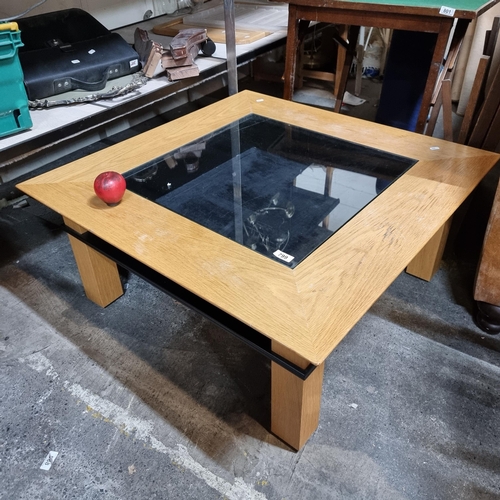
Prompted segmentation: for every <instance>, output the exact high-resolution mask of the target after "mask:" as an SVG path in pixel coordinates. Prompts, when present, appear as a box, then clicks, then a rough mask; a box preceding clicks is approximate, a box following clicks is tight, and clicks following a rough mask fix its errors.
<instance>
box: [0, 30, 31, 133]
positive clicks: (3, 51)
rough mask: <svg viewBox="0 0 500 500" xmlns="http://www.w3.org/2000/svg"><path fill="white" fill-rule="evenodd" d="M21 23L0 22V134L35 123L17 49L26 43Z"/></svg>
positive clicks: (17, 130)
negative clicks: (20, 28) (32, 118)
mask: <svg viewBox="0 0 500 500" xmlns="http://www.w3.org/2000/svg"><path fill="white" fill-rule="evenodd" d="M22 46H23V43H22V42H21V32H20V31H19V28H18V26H17V23H3V24H0V91H1V94H2V98H1V99H0V137H4V136H6V135H10V134H14V133H16V132H20V131H21V130H26V129H28V128H31V127H32V126H33V122H32V121H31V117H30V113H29V108H28V96H27V95H26V90H25V88H24V76H23V70H22V68H21V63H20V62H19V57H18V55H17V51H18V48H19V47H22Z"/></svg>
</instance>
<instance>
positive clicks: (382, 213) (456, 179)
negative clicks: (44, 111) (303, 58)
mask: <svg viewBox="0 0 500 500" xmlns="http://www.w3.org/2000/svg"><path fill="white" fill-rule="evenodd" d="M250 114H257V115H259V116H262V117H265V118H268V119H272V120H277V121H279V122H284V123H286V124H291V125H294V126H297V127H301V128H306V129H310V130H314V131H316V132H319V133H322V134H326V135H329V136H333V137H337V138H339V139H343V140H347V141H353V140H355V141H356V142H357V143H358V144H361V145H364V146H368V147H371V148H376V149H378V150H382V151H386V152H388V153H394V154H398V155H404V156H406V157H408V158H412V159H416V160H418V161H417V162H416V164H415V165H414V166H413V167H411V168H410V169H409V170H407V171H406V172H405V173H404V174H403V175H401V176H400V177H399V178H398V179H397V180H395V181H394V183H392V184H391V185H390V186H389V187H388V188H387V189H385V190H384V191H383V192H382V193H381V194H380V195H379V196H377V197H376V198H375V199H374V200H373V201H372V202H370V203H369V204H368V205H367V206H366V207H365V208H364V209H362V210H361V211H360V212H359V213H358V214H357V215H355V216H354V217H353V218H352V219H351V220H349V221H348V222H347V223H346V224H344V225H343V226H342V227H341V228H340V229H339V230H338V231H337V232H336V233H335V234H333V235H332V236H330V237H329V238H328V239H327V240H326V241H325V242H324V243H323V244H321V245H320V246H319V247H318V248H317V249H316V250H314V251H313V252H312V253H311V254H310V255H309V256H308V257H307V258H305V260H304V261H302V262H300V263H299V264H298V265H297V266H296V267H295V268H293V269H292V268H289V267H287V266H285V265H283V264H280V263H278V262H275V261H273V260H272V259H270V258H268V257H266V256H263V255H261V254H259V253H257V252H254V251H253V250H251V249H250V248H248V247H246V246H244V245H241V244H239V243H236V242H235V241H232V240H230V239H229V238H226V237H224V236H221V235H219V234H217V233H216V232H214V231H211V230H209V229H206V228H205V227H202V226H200V225H199V224H196V223H195V222H192V221H190V220H188V219H186V218H184V217H182V216H180V215H178V214H176V213H174V212H172V211H170V210H167V209H166V208H164V207H162V206H160V205H158V204H156V203H154V202H152V201H148V200H147V199H146V198H143V197H141V196H139V195H137V194H135V193H133V192H130V191H126V193H125V196H124V198H123V200H122V201H121V203H120V204H119V205H118V206H115V207H112V208H111V207H108V206H107V205H106V204H105V203H104V202H102V201H101V200H99V199H98V198H97V197H96V196H95V194H94V191H93V182H94V179H95V177H96V176H97V175H98V174H99V173H101V172H103V171H106V170H116V171H118V172H127V171H129V170H131V169H134V168H135V167H137V166H138V165H142V164H144V163H146V162H149V161H151V160H153V159H155V158H158V157H160V156H162V155H165V154H166V153H167V152H169V151H172V150H175V149H176V148H179V147H180V146H182V145H185V144H187V143H189V142H192V141H194V140H197V139H200V138H201V137H204V136H206V135H207V134H210V133H212V132H213V131H215V130H217V129H220V128H221V127H225V126H228V125H230V124H233V123H234V122H235V121H237V120H239V119H241V118H243V117H245V116H248V115H250ZM499 158H500V156H499V155H497V154H495V153H491V152H488V151H482V150H479V149H474V148H469V147H467V146H462V145H458V144H454V143H451V142H446V141H442V140H437V139H434V138H431V137H427V136H424V135H419V134H415V133H411V132H407V131H404V130H398V129H394V128H390V127H386V126H382V125H378V124H374V123H371V122H367V121H361V120H357V119H353V118H351V117H347V116H343V115H340V114H332V113H331V112H329V111H325V110H319V109H316V108H313V107H311V106H305V105H302V104H297V103H293V102H290V101H285V100H283V99H276V98H273V97H269V96H265V95H260V94H256V93H253V92H248V91H245V92H241V93H239V94H236V95H234V96H232V97H229V98H227V99H224V100H222V101H220V102H218V103H215V104H213V105H211V106H208V107H206V108H203V109H201V110H198V111H196V112H193V113H191V114H190V115H187V116H184V117H181V118H179V119H177V120H175V121H173V122H170V123H166V124H165V125H162V126H160V127H157V128H154V129H152V130H150V131H148V132H145V133H144V134H142V135H140V136H137V137H133V138H131V139H129V140H127V141H124V142H122V143H119V144H117V145H115V146H111V147H109V148H107V149H105V150H103V151H100V152H98V153H95V154H93V155H90V156H87V157H85V158H82V159H80V160H77V161H75V162H73V163H71V164H68V165H65V166H63V167H60V168H58V169H56V170H52V171H50V172H48V173H46V174H43V175H41V176H39V177H36V178H34V179H31V180H29V181H26V182H24V183H22V184H20V185H19V188H20V189H21V190H23V191H24V192H26V193H27V194H28V195H30V196H32V197H33V198H35V199H37V200H38V201H40V202H41V203H43V204H45V205H47V206H49V207H50V208H52V209H53V210H55V211H56V212H58V213H60V214H61V215H62V216H63V217H64V219H65V221H66V224H67V226H69V227H70V228H72V230H73V234H74V236H71V237H70V240H71V244H72V247H73V251H74V255H75V258H76V261H77V264H78V268H79V271H80V275H81V277H82V281H83V285H84V288H85V291H86V293H87V296H88V297H89V298H90V299H91V300H93V301H94V302H96V303H98V304H99V305H101V306H103V307H104V306H106V305H108V304H109V303H111V302H112V301H114V300H116V299H117V298H118V297H119V296H120V295H121V294H122V293H123V291H122V286H121V283H120V278H119V275H118V270H117V266H116V264H115V262H113V261H112V260H110V259H109V258H108V257H105V256H103V255H102V254H101V253H99V252H97V251H96V250H95V249H94V248H91V247H90V246H87V244H85V243H84V242H82V241H81V239H78V235H79V234H80V233H85V232H88V233H90V234H91V235H93V236H94V237H97V238H99V239H100V240H102V241H104V242H105V243H106V245H108V246H112V247H114V248H116V249H118V250H119V251H120V252H122V253H123V254H125V255H126V256H129V257H132V258H133V259H135V260H136V261H137V262H139V263H140V265H141V266H144V267H146V268H148V269H152V270H154V272H155V273H158V274H160V275H161V276H162V277H166V278H168V280H171V281H172V282H173V283H175V285H176V286H179V287H182V288H183V289H185V290H187V291H188V292H189V293H190V294H194V295H195V296H196V297H197V298H200V299H202V300H203V301H205V302H206V303H208V304H210V305H211V307H214V306H215V307H216V308H217V309H216V310H217V311H219V312H220V314H225V315H230V316H231V317H232V318H235V319H236V320H237V321H239V322H240V324H242V325H245V327H247V328H248V327H251V329H253V331H254V332H256V333H257V334H258V335H260V336H263V337H264V338H267V339H270V342H271V345H272V351H274V353H277V354H279V355H280V356H281V357H283V358H285V359H287V360H288V361H290V362H292V363H294V364H295V365H297V366H299V367H301V368H304V367H306V366H307V365H310V364H312V365H315V366H316V369H315V370H314V371H313V372H312V373H311V374H310V375H309V376H308V377H307V378H306V379H305V380H303V379H301V378H299V377H297V376H296V375H294V374H293V373H292V372H290V371H289V370H287V369H285V368H283V366H282V365H280V364H278V363H277V362H274V361H272V362H271V385H272V391H271V431H272V432H273V433H275V434H276V435H277V436H278V437H280V438H281V439H282V440H283V441H285V442H286V443H288V444H289V445H290V446H292V447H293V448H295V449H300V448H301V447H302V446H303V445H304V443H305V442H306V441H307V439H308V438H309V436H310V435H311V434H312V433H313V432H314V430H315V429H316V427H317V425H318V419H319V411H320V402H321V389H322V382H323V368H324V363H325V360H326V358H327V357H328V356H329V354H330V353H331V352H332V351H333V349H334V348H335V347H336V346H337V345H338V344H339V343H340V342H341V341H342V339H343V338H344V337H345V336H346V335H347V333H348V332H349V331H350V330H351V329H352V327H353V326H354V325H355V324H356V322H357V321H358V320H359V319H360V318H361V317H362V316H363V315H364V314H365V313H366V312H367V311H368V309H369V308H370V307H371V306H372V304H373V303H374V302H375V301H376V300H377V299H378V298H379V297H380V295H381V294H382V293H383V292H384V291H385V290H386V289H387V287H388V286H389V285H390V284H391V283H392V282H393V281H394V280H395V279H396V278H397V276H398V275H399V274H400V273H401V272H402V271H403V270H404V269H405V268H406V267H407V266H408V265H409V264H410V263H412V264H413V271H412V273H413V274H416V275H418V276H419V277H422V278H425V279H430V277H431V276H432V273H433V272H434V271H435V270H436V263H437V262H439V259H440V257H441V255H440V253H441V251H442V244H441V242H442V241H443V238H442V235H443V234H446V231H444V230H443V228H446V227H447V224H448V221H449V220H450V218H451V217H452V215H453V213H454V212H455V211H456V210H457V208H458V207H459V206H460V205H461V203H462V202H463V201H464V200H465V199H466V198H467V197H468V195H469V194H470V193H471V191H472V190H473V189H474V188H475V187H476V186H477V184H478V183H479V182H480V181H481V179H482V178H483V177H484V176H485V175H486V173H487V172H488V171H489V170H490V169H491V168H492V167H493V166H494V165H495V163H496V162H497V161H498V159H499ZM54 272H56V271H55V270H54Z"/></svg>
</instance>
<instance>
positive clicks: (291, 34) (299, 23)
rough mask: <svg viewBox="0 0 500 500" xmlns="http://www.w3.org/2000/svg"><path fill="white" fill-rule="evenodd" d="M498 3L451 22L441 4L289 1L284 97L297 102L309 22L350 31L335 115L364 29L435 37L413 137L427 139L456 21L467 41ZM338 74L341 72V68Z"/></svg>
mask: <svg viewBox="0 0 500 500" xmlns="http://www.w3.org/2000/svg"><path fill="white" fill-rule="evenodd" d="M497 1H498V0H493V1H490V2H488V3H486V4H484V5H482V4H481V3H479V4H478V6H477V9H467V10H456V11H455V12H454V14H453V17H450V16H446V15H442V14H440V12H439V11H440V9H439V7H438V5H437V4H430V5H429V6H422V7H419V6H406V5H405V4H404V2H403V3H402V4H400V5H398V4H384V3H377V2H373V3H372V2H350V1H345V0H329V1H327V2H325V1H323V0H288V3H289V17H288V33H287V46H286V59H285V74H284V79H285V88H284V94H283V97H284V98H285V99H291V98H292V96H293V89H294V85H295V77H296V71H297V55H298V53H299V47H300V44H301V42H302V40H303V37H304V34H305V30H306V29H307V26H308V25H309V22H310V21H317V22H324V23H331V24H340V25H348V26H350V29H349V34H348V37H347V38H348V40H349V42H350V43H349V45H350V46H351V48H350V49H349V50H347V54H346V57H345V60H344V61H343V62H344V65H343V69H342V71H341V72H340V78H339V77H338V75H337V78H336V80H338V81H337V82H336V85H335V97H336V98H337V99H336V103H335V108H334V111H336V112H340V109H341V106H342V96H343V95H344V91H345V88H346V84H347V77H348V74H349V68H350V66H351V63H352V60H353V56H354V54H355V51H356V42H357V38H358V34H359V27H360V26H370V27H376V28H390V29H399V30H408V31H419V32H425V33H436V34H437V40H436V45H435V48H434V52H433V54H432V62H431V65H430V68H429V73H428V76H427V81H426V85H425V90H424V95H423V97H422V103H421V106H420V110H419V114H418V118H417V124H416V129H415V132H418V133H423V132H424V130H425V125H426V122H427V116H428V114H429V110H430V107H431V103H432V97H433V93H434V89H435V87H436V83H437V82H438V76H439V71H440V68H441V65H442V63H443V59H444V56H445V51H446V46H447V44H448V39H449V37H450V33H451V31H452V27H453V23H454V21H455V18H458V22H457V26H456V29H455V31H456V32H457V33H460V36H461V37H462V38H463V36H464V35H465V31H466V28H467V25H468V23H469V21H470V20H471V19H474V18H475V17H477V16H479V15H480V14H481V13H482V12H484V11H485V10H487V9H488V8H490V7H491V6H493V5H494V4H495V3H497ZM453 4H454V2H453V1H452V2H451V6H453ZM446 5H447V6H450V5H449V3H446ZM337 70H339V67H338V66H337ZM339 96H340V98H339Z"/></svg>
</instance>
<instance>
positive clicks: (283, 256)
mask: <svg viewBox="0 0 500 500" xmlns="http://www.w3.org/2000/svg"><path fill="white" fill-rule="evenodd" d="M273 255H274V256H275V257H277V258H278V259H280V260H284V261H285V262H292V260H293V259H294V258H295V257H293V256H292V255H288V254H287V253H285V252H282V251H281V250H276V252H274V253H273Z"/></svg>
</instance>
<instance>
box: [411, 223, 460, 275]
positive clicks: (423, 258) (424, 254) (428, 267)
mask: <svg viewBox="0 0 500 500" xmlns="http://www.w3.org/2000/svg"><path fill="white" fill-rule="evenodd" d="M451 221H452V217H450V218H449V219H448V221H447V222H446V223H445V224H444V225H443V226H441V227H440V228H439V230H438V231H437V232H436V234H435V235H434V236H433V237H432V238H431V239H430V240H429V242H428V243H427V244H426V245H425V246H424V248H422V250H420V252H419V253H418V254H417V255H416V257H415V258H414V259H413V260H412V261H411V262H410V263H409V264H408V267H407V268H406V272H407V273H408V274H412V275H413V276H416V277H417V278H421V279H423V280H426V281H430V280H431V279H432V277H433V276H434V274H436V272H437V270H438V269H439V265H440V263H441V259H442V257H443V252H444V248H445V246H446V240H447V239H448V233H449V232H450V227H451Z"/></svg>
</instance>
